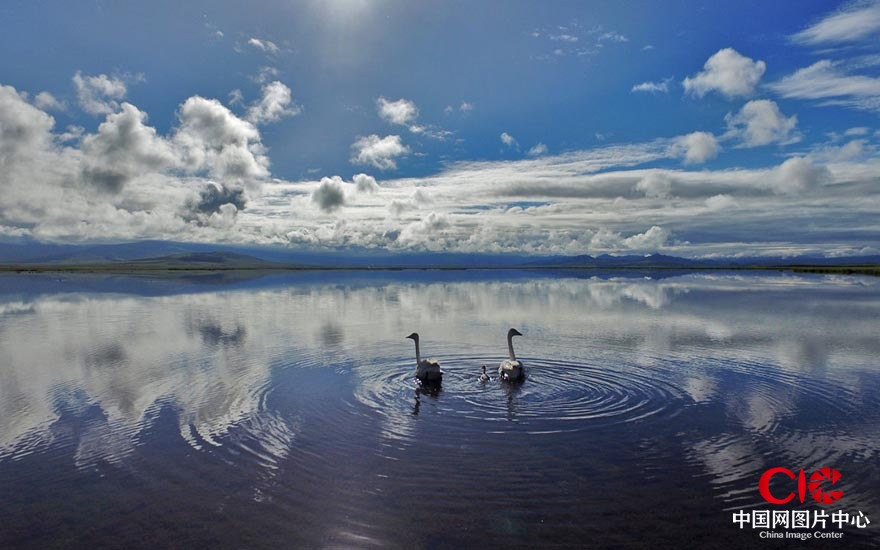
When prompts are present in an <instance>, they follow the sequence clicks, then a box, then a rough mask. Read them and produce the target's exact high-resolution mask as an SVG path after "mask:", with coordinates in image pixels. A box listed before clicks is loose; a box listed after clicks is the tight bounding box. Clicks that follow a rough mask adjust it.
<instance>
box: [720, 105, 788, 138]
mask: <svg viewBox="0 0 880 550" xmlns="http://www.w3.org/2000/svg"><path fill="white" fill-rule="evenodd" d="M724 120H725V122H727V128H728V132H727V134H725V137H730V138H737V139H739V140H740V143H741V144H742V146H743V147H758V146H760V145H767V144H770V143H780V144H789V143H795V142H797V141H799V140H800V139H801V136H800V134H799V133H798V132H797V131H796V130H795V128H796V127H797V122H798V120H797V116H796V115H792V116H790V117H786V116H785V115H783V114H782V111H780V110H779V106H778V105H777V104H776V103H775V102H774V101H770V100H769V99H757V100H754V101H749V102H748V103H746V104H745V105H743V107H742V109H740V111H739V112H738V113H736V114H733V113H728V114H727V116H725V117H724Z"/></svg>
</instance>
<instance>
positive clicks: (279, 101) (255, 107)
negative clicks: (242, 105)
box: [245, 80, 301, 125]
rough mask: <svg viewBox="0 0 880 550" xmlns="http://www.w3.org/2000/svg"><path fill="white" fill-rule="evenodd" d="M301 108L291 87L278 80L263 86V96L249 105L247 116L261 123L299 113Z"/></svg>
mask: <svg viewBox="0 0 880 550" xmlns="http://www.w3.org/2000/svg"><path fill="white" fill-rule="evenodd" d="M300 110H301V109H300V107H299V105H296V104H295V103H293V96H292V95H291V93H290V88H288V87H287V86H285V85H284V84H282V83H281V82H278V81H277V80H276V81H275V82H270V83H268V84H266V85H264V86H263V97H262V98H260V100H259V101H256V102H254V103H253V104H251V106H250V107H248V110H247V115H246V116H245V118H246V119H247V120H248V121H250V122H252V123H254V124H257V125H259V124H264V123H267V122H277V121H278V120H281V119H282V118H283V117H286V116H294V115H297V114H299V112H300Z"/></svg>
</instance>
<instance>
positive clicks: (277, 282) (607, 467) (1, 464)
mask: <svg viewBox="0 0 880 550" xmlns="http://www.w3.org/2000/svg"><path fill="white" fill-rule="evenodd" d="M510 327H516V328H518V329H519V330H520V331H521V332H522V333H523V335H524V336H522V337H518V338H517V339H515V346H516V350H517V355H518V356H519V358H520V359H521V360H522V361H523V362H524V364H525V365H526V367H527V369H528V374H529V376H528V379H527V380H526V381H525V382H524V383H523V384H522V385H520V386H514V387H511V386H507V385H504V384H501V383H499V382H498V381H497V380H492V381H490V382H488V383H485V384H483V383H480V381H479V375H480V365H483V364H486V365H489V372H490V373H491V372H493V371H495V369H497V365H498V362H499V361H500V360H501V359H503V358H505V356H506V354H507V348H506V342H505V335H506V333H507V329H508V328H510ZM413 331H418V332H419V333H420V334H421V340H422V341H421V346H422V352H423V355H425V356H430V357H435V358H437V359H438V360H439V361H440V362H441V364H442V365H443V369H444V370H445V378H444V381H443V385H442V389H440V390H439V391H436V390H428V389H422V388H420V387H419V386H418V385H417V384H416V383H415V381H414V379H413V373H414V368H415V364H414V349H413V345H412V342H411V341H410V340H407V339H405V336H406V335H408V334H409V333H410V332H413ZM878 357H880V279H877V278H869V277H855V276H853V277H835V276H818V275H816V276H814V275H792V274H779V273H748V274H731V273H698V274H677V275H673V274H662V273H661V274H645V273H632V272H630V273H616V274H615V273H597V272H586V273H578V272H514V271H490V272H481V271H462V272H435V271H418V272H410V271H404V272H306V273H285V274H280V275H268V276H264V277H252V278H249V277H246V276H244V275H239V276H234V275H233V276H229V275H226V276H222V275H193V276H190V277H179V278H172V277H156V278H150V277H134V276H121V275H119V276H115V275H102V276H97V275H93V276H88V275H80V276H72V275H67V274H42V275H6V276H2V277H0V495H2V498H0V547H4V548H7V547H11V546H28V547H41V548H42V547H46V546H63V545H78V546H88V545H113V546H118V547H167V546H177V547H181V548H183V547H195V546H211V547H236V548H243V547H310V548H316V547H360V548H362V547H389V546H390V547H407V548H411V547H427V548H460V547H462V546H469V547H474V546H478V547H487V546H494V547H502V546H504V547H509V546H518V545H522V546H533V545H538V544H541V545H556V546H561V547H567V546H608V545H632V544H639V545H642V546H646V547H658V546H681V545H685V546H692V547H694V546H713V545H715V546H718V545H722V546H742V547H755V546H756V545H758V544H759V543H764V542H766V541H761V540H760V539H759V538H758V531H757V530H753V529H750V528H748V527H747V528H746V529H743V530H740V529H739V528H738V527H737V526H736V525H734V524H733V523H732V513H733V512H734V511H737V510H740V509H746V510H750V509H765V508H773V507H772V506H769V505H768V504H767V503H766V502H764V501H763V499H762V498H761V496H760V494H759V492H758V488H757V485H758V479H759V477H760V476H761V474H762V473H763V472H764V471H765V470H766V469H768V468H770V467H774V466H784V467H786V468H789V469H791V470H793V471H794V472H797V471H798V470H799V469H801V468H804V469H805V470H806V471H807V472H812V471H813V470H816V469H818V468H820V467H826V466H828V467H832V468H836V469H838V470H839V471H840V472H841V473H842V478H841V480H840V482H838V483H837V484H836V485H835V488H838V487H839V488H840V489H841V490H843V491H844V492H845V496H844V497H843V498H842V499H841V500H840V501H839V502H838V503H835V504H834V505H831V506H827V507H825V509H827V510H829V511H831V510H836V509H843V510H846V511H852V512H855V511H858V510H860V511H862V512H864V513H865V514H866V515H867V516H868V517H869V518H870V519H871V521H872V524H871V525H870V527H869V528H867V529H863V530H859V529H856V528H855V527H848V528H846V529H844V532H845V533H846V535H845V539H846V542H841V541H833V542H834V543H836V544H831V543H829V546H833V547H840V546H841V545H842V544H847V543H849V544H853V543H858V544H864V545H875V544H877V542H878V540H880V539H878V536H877V533H878V532H880V531H878V525H880V359H878ZM779 477H784V476H777V478H776V479H774V491H775V492H776V493H777V494H782V495H784V494H786V493H787V492H789V491H791V490H792V489H791V488H790V487H789V485H786V484H785V483H782V481H783V480H780V479H778V478H779ZM776 481H779V483H778V486H777V484H776ZM785 481H786V482H787V481H788V480H785ZM792 483H793V482H792ZM783 508H784V509H798V508H807V509H810V510H814V509H817V508H820V506H818V505H816V504H815V503H812V501H811V500H809V497H808V503H807V504H804V505H801V504H799V503H798V504H797V505H796V506H789V507H787V508H786V507H783Z"/></svg>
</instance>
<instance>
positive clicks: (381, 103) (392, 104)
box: [376, 97, 419, 126]
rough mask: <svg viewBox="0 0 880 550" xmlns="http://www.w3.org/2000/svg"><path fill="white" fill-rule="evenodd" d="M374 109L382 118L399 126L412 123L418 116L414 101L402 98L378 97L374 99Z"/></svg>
mask: <svg viewBox="0 0 880 550" xmlns="http://www.w3.org/2000/svg"><path fill="white" fill-rule="evenodd" d="M376 110H377V111H378V113H379V116H380V117H382V119H384V120H387V121H388V122H390V123H391V124H398V125H400V126H406V125H409V124H412V123H414V122H415V121H416V119H417V118H418V117H419V108H418V107H416V104H415V102H413V101H410V100H408V99H403V98H401V99H398V100H395V101H390V100H388V99H385V98H384V97H380V98H379V99H377V100H376Z"/></svg>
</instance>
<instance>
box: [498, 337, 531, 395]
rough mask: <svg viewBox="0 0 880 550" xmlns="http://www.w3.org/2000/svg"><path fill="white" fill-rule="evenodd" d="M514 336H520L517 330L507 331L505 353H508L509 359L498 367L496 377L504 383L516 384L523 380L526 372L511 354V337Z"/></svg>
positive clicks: (514, 355) (513, 354)
mask: <svg viewBox="0 0 880 550" xmlns="http://www.w3.org/2000/svg"><path fill="white" fill-rule="evenodd" d="M514 336H522V334H520V332H519V331H518V330H516V329H515V328H512V329H510V330H509V331H507V351H508V353H509V356H510V357H509V359H505V360H504V361H502V362H501V364H500V365H498V376H499V377H500V378H501V379H502V380H504V381H505V382H518V381H520V380H522V379H523V378H525V375H526V371H525V368H523V364H522V362H521V361H519V360H518V359H517V358H516V354H515V353H513V337H514Z"/></svg>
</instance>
